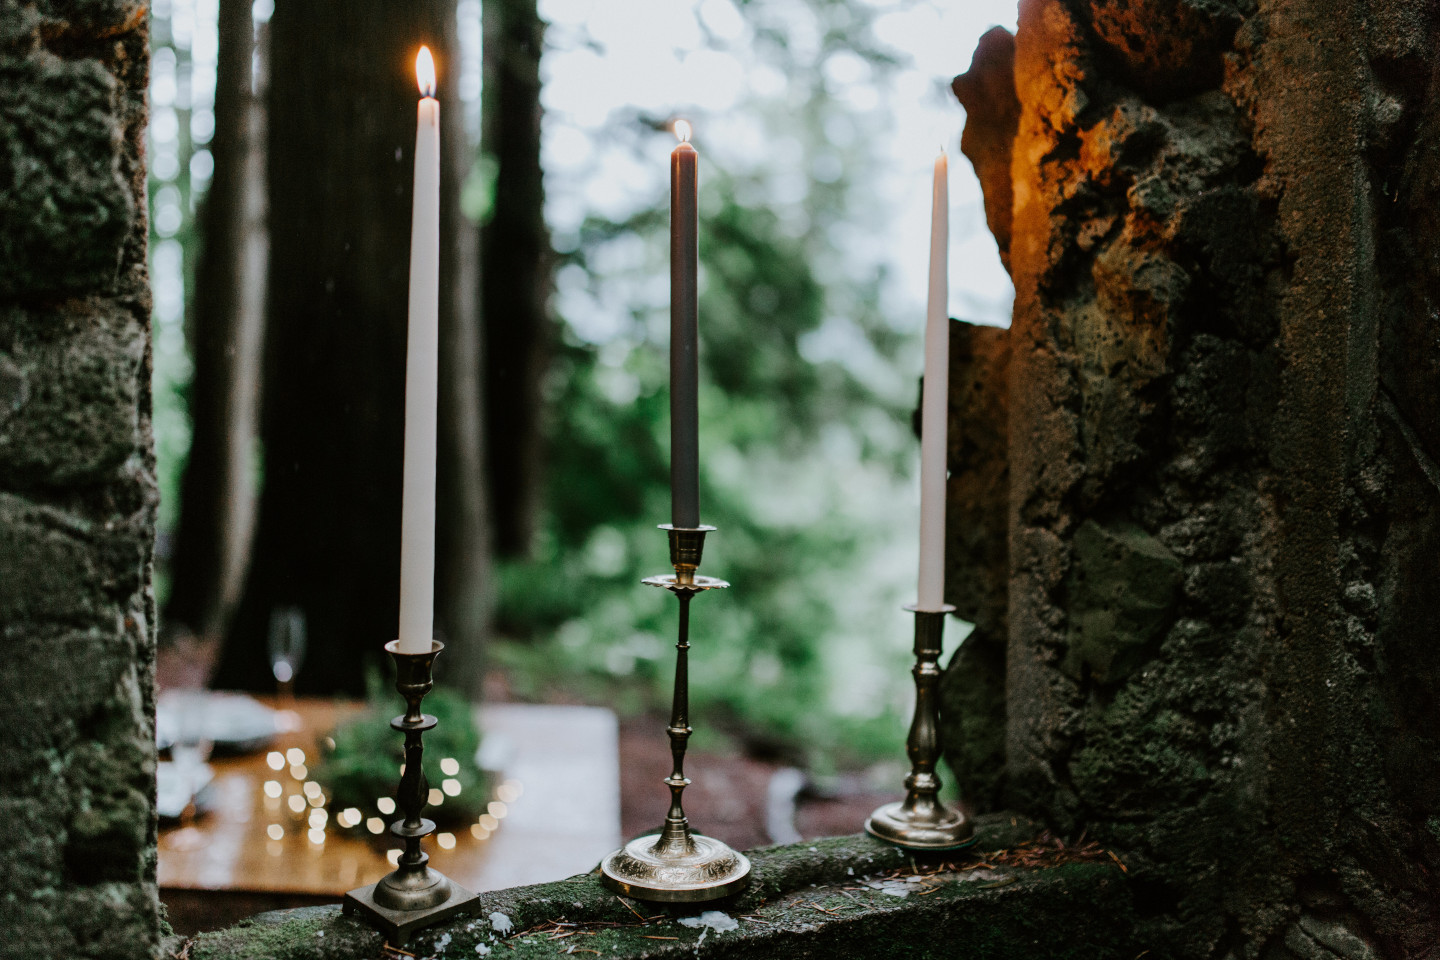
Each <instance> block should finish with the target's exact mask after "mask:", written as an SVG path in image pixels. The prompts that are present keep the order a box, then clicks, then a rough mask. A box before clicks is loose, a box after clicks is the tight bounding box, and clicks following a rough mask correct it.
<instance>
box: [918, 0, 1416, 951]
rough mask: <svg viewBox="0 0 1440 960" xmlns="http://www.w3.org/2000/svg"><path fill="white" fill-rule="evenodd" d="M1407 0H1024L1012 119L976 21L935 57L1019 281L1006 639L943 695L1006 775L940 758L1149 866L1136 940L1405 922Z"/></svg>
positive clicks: (1393, 946)
mask: <svg viewBox="0 0 1440 960" xmlns="http://www.w3.org/2000/svg"><path fill="white" fill-rule="evenodd" d="M1433 19H1434V18H1433V11H1430V8H1428V7H1422V6H1421V5H1420V4H1405V3H1388V4H1375V5H1370V6H1365V7H1361V6H1359V5H1351V4H1348V3H1341V2H1336V0H1280V2H1266V3H1259V4H1254V5H1251V4H1238V5H1237V4H1229V3H1226V2H1223V0H1214V2H1210V0H1195V2H1187V0H1176V2H1165V0H1139V2H1123V0H1103V2H1084V0H1080V2H1066V0H1026V2H1024V3H1022V6H1021V16H1020V23H1019V29H1018V31H1017V34H1016V37H1015V42H1014V47H1013V84H1014V91H1015V95H1016V105H1017V107H1018V113H1017V114H1015V115H1014V116H1015V120H1014V128H1013V129H1014V134H1013V137H1012V138H1010V139H1008V140H1007V139H1006V137H1005V128H1004V127H1003V122H1002V120H1000V119H998V118H1001V117H1004V116H1006V111H1005V110H1004V109H1000V107H1003V104H1001V105H999V106H996V107H995V108H994V109H992V110H991V111H990V113H986V111H985V110H983V109H970V106H971V102H972V101H973V100H974V99H975V98H976V97H978V96H981V95H983V94H982V92H983V91H996V90H1003V84H1002V83H1000V81H999V80H998V79H997V78H996V76H995V74H996V72H997V70H998V68H997V67H996V65H995V60H996V59H998V58H997V57H996V56H995V54H996V52H997V51H1001V52H1003V48H1004V46H1005V45H1004V44H1003V42H1001V41H1000V40H998V39H996V38H993V37H991V38H987V45H986V46H982V51H981V53H985V54H987V56H985V57H982V56H981V55H980V54H979V53H977V57H976V66H975V67H972V71H971V73H970V74H967V75H966V77H964V78H961V80H959V81H957V83H956V90H957V93H958V94H959V95H960V96H961V97H962V99H966V98H968V99H966V105H967V111H968V112H969V113H970V116H971V121H972V122H976V123H978V124H981V125H982V127H983V128H984V129H977V130H976V131H974V132H973V133H972V131H970V130H969V129H967V131H966V139H965V144H966V152H967V155H969V156H970V157H971V159H972V161H973V162H974V163H975V165H976V168H977V171H978V172H979V173H980V176H981V181H982V185H983V186H984V189H985V192H986V203H987V215H989V217H988V218H989V220H990V222H991V224H992V227H993V226H994V225H995V224H1003V225H1005V226H1006V228H1007V229H1008V233H1007V235H1006V237H1005V238H1004V239H1008V242H1009V260H1008V266H1009V268H1010V270H1011V274H1012V277H1013V279H1014V281H1015V288H1016V300H1015V311H1014V325H1013V326H1012V328H1011V330H1010V334H1009V337H1008V340H1009V364H1008V367H1007V368H1006V370H1005V371H1004V374H1003V376H1004V377H1005V379H1006V381H1007V385H1008V405H1007V410H1006V416H1007V417H1008V444H1007V449H1006V453H1007V458H1008V467H1009V480H1008V484H1009V485H1008V492H1007V503H1008V513H1009V517H1008V519H1009V527H1008V533H1009V551H1008V556H1007V558H1006V560H1005V562H1006V563H1008V568H1007V570H1006V573H1007V574H1008V580H1006V583H1007V584H1008V595H1007V596H1006V598H1005V605H1004V606H1005V609H1006V619H1005V623H1004V625H1003V627H1002V628H1001V629H1003V631H1004V632H1005V633H1006V634H1007V636H1006V637H1005V642H1004V644H1003V648H1004V652H1003V656H1002V655H1001V654H1000V653H999V652H998V651H999V649H1000V644H998V643H997V642H996V641H995V639H994V637H993V635H987V636H985V637H983V638H982V642H981V643H980V645H979V647H978V648H977V651H976V652H975V653H974V654H964V653H962V655H961V656H960V657H959V658H957V661H956V664H957V665H958V669H957V670H955V671H952V674H951V675H950V676H947V678H946V685H945V700H944V704H945V706H944V709H945V711H947V724H949V725H950V729H952V730H954V731H956V734H957V735H958V736H965V735H968V734H967V731H975V732H977V733H978V735H979V736H981V737H988V736H992V735H993V734H994V732H995V729H996V727H997V726H999V725H1001V724H1003V730H1004V737H1003V739H1004V751H1003V752H1004V754H1005V772H1004V777H1003V782H1002V783H1001V785H1000V786H999V787H996V786H995V779H996V778H994V777H991V778H988V779H987V778H985V777H981V776H979V775H978V774H977V773H976V770H975V767H976V759H975V758H976V752H975V751H974V750H971V751H969V755H966V753H965V751H964V749H962V748H960V747H951V748H950V754H949V756H950V758H951V760H952V764H953V765H954V766H955V767H956V768H957V769H960V770H961V771H963V772H962V784H964V783H965V782H966V780H965V779H964V778H968V782H969V783H970V784H971V785H972V786H973V787H974V789H975V791H976V794H977V796H978V797H979V798H980V799H981V802H982V803H990V802H996V801H994V800H993V799H992V797H993V796H994V795H995V794H996V793H997V792H998V793H999V794H1000V795H1001V798H1002V799H1001V801H1000V802H1004V803H1008V804H1010V805H1013V806H1017V807H1019V808H1021V809H1023V810H1026V811H1027V812H1030V813H1036V814H1041V815H1043V816H1045V817H1047V818H1048V819H1049V820H1050V821H1051V822H1052V823H1055V824H1057V825H1059V826H1061V827H1063V828H1066V829H1071V830H1074V831H1076V832H1078V831H1079V829H1081V827H1087V828H1089V829H1090V830H1091V832H1092V835H1094V834H1095V833H1096V832H1097V831H1098V833H1099V835H1101V836H1102V837H1105V838H1107V839H1109V840H1111V841H1113V842H1115V843H1117V844H1119V845H1121V846H1124V847H1127V848H1128V849H1129V850H1130V851H1131V852H1132V853H1134V854H1135V855H1137V856H1139V857H1142V858H1144V859H1146V860H1147V861H1148V862H1149V863H1150V864H1151V865H1152V867H1153V870H1154V872H1153V874H1152V880H1150V881H1147V883H1148V884H1151V886H1149V887H1148V888H1147V889H1148V890H1149V893H1147V894H1146V896H1147V897H1153V902H1152V903H1151V905H1150V907H1147V908H1146V909H1147V910H1148V911H1150V912H1151V913H1152V914H1153V917H1154V918H1155V919H1154V920H1153V923H1152V921H1151V920H1146V921H1145V923H1146V924H1151V925H1150V926H1147V927H1146V929H1147V930H1152V931H1153V932H1155V937H1156V938H1155V939H1154V940H1147V941H1146V942H1147V944H1151V945H1152V946H1154V947H1155V948H1156V949H1157V952H1161V953H1167V954H1168V955H1173V956H1194V957H1209V956H1219V955H1225V954H1227V953H1232V952H1233V953H1234V955H1236V956H1239V955H1246V954H1247V953H1248V954H1251V955H1261V954H1262V953H1265V952H1266V951H1290V954H1293V955H1296V956H1306V955H1314V956H1320V955H1323V953H1322V952H1321V948H1320V947H1319V946H1315V945H1316V944H1320V943H1322V942H1324V943H1331V944H1334V943H1340V942H1344V943H1346V944H1347V945H1349V946H1347V949H1349V948H1350V947H1352V946H1354V945H1356V944H1359V945H1360V946H1359V947H1356V949H1357V950H1359V951H1361V952H1365V951H1369V952H1370V954H1371V955H1376V956H1379V955H1384V954H1385V952H1386V951H1390V952H1391V953H1393V954H1394V955H1397V956H1400V955H1406V951H1410V952H1414V953H1417V954H1418V953H1419V952H1421V951H1423V950H1425V949H1432V948H1433V944H1434V943H1440V886H1437V880H1436V879H1435V878H1436V877H1440V848H1437V847H1435V846H1434V836H1435V832H1434V825H1433V824H1434V821H1433V820H1427V818H1429V817H1432V816H1433V810H1434V809H1436V808H1437V806H1436V805H1437V804H1440V751H1437V749H1436V748H1435V745H1436V744H1440V646H1437V645H1436V644H1434V643H1433V636H1434V634H1435V632H1436V631H1437V630H1440V589H1437V588H1436V587H1435V586H1434V584H1435V583H1440V484H1437V483H1436V481H1435V480H1434V478H1435V477H1437V476H1440V470H1437V469H1436V468H1435V467H1434V463H1435V462H1436V461H1437V460H1440V404H1437V403H1436V402H1435V397H1436V396H1437V395H1440V332H1437V331H1440V279H1437V278H1440V267H1437V266H1436V264H1440V230H1437V229H1435V228H1434V223H1435V222H1437V221H1436V215H1435V213H1434V210H1436V209H1440V203H1437V202H1436V200H1435V198H1436V197H1437V196H1440V188H1437V187H1436V186H1435V185H1436V184H1440V173H1437V172H1436V170H1437V167H1440V160H1437V158H1440V150H1437V148H1436V147H1435V144H1436V143H1437V142H1440V138H1437V137H1436V136H1435V132H1436V131H1437V130H1440V84H1437V83H1436V82H1435V80H1434V69H1433V65H1434V63H1435V62H1437V60H1440V55H1437V54H1440V25H1437V24H1436V23H1435V22H1433ZM982 68H983V69H982ZM991 95H992V96H999V94H994V93H992V94H991ZM1002 99H1003V98H1002ZM1002 162H1008V165H1009V174H1010V176H1009V180H1008V183H1006V182H1002V181H1001V178H999V177H997V176H996V175H995V170H996V168H997V167H998V166H1000V164H1001V163H1002ZM1007 192H1008V199H1009V202H1010V207H1009V210H1008V211H1007V212H1008V214H1009V215H1008V217H1006V216H996V215H990V214H991V211H990V209H989V208H990V207H992V206H999V205H1000V204H1002V203H1004V202H1005V199H1006V196H1007ZM952 377H953V378H956V380H957V381H958V380H959V379H960V378H958V377H956V375H955V374H954V373H952ZM972 415H973V414H972ZM954 429H955V428H954V426H953V425H952V431H953V430H954ZM961 479H963V475H962V477H961ZM955 483H956V478H955V476H954V475H953V474H952V484H955ZM971 546H972V545H970V544H966V543H963V542H961V541H960V538H959V537H958V536H957V535H956V534H955V533H954V532H953V531H952V534H951V540H950V547H951V549H970V548H971ZM975 576H976V579H977V580H979V579H980V578H981V574H979V573H977V574H976V575H975ZM987 582H995V578H994V577H989V578H988V580H987ZM962 650H963V648H962ZM985 651H988V652H987V653H986V656H985V657H981V656H980V655H979V654H980V653H981V652H985ZM967 656H968V657H969V658H970V659H969V660H967V659H966V657H967ZM997 661H999V662H997ZM1401 664H1403V666H1401ZM997 684H998V685H1002V686H1003V690H1004V701H1003V711H1002V710H1001V709H1000V708H999V707H997V703H998V702H999V701H998V697H997V695H996V689H997V686H996V685H997ZM1421 691H1423V693H1422V692H1421ZM1001 713H1003V716H1004V719H1003V720H996V719H994V717H995V716H996V715H998V714H1001ZM987 716H988V717H990V718H991V719H990V720H989V721H988V722H987V720H986V717H987ZM1421 730H1423V731H1426V732H1425V733H1424V734H1419V733H1417V731H1421ZM1422 741H1423V743H1424V744H1425V746H1421V743H1422ZM1362 822H1363V823H1366V824H1368V825H1369V826H1367V827H1366V828H1365V829H1364V831H1362V832H1363V837H1362V836H1361V834H1360V833H1355V832H1353V831H1351V827H1352V826H1353V825H1355V824H1357V823H1362ZM1427 824H1428V825H1427ZM1422 850H1423V851H1426V852H1422ZM1402 862H1403V863H1405V864H1409V865H1414V864H1420V863H1423V864H1424V865H1425V866H1424V867H1423V868H1422V867H1412V866H1406V867H1403V868H1402V867H1400V866H1399V865H1400V864H1401V863H1402ZM1341 876H1344V877H1346V878H1348V879H1345V880H1344V881H1340V880H1337V879H1336V878H1337V877H1341ZM1382 904H1383V905H1382ZM1420 904H1424V905H1423V906H1420ZM1322 914H1324V916H1323V917H1322V916H1321V915H1322ZM1297 916H1298V917H1301V919H1300V920H1298V921H1297V920H1295V918H1296V917H1297ZM1336 918H1340V919H1336ZM1162 945H1163V946H1162ZM1282 945H1283V946H1282ZM1421 945H1423V947H1422V946H1421ZM1326 949H1329V948H1326ZM1332 952H1333V951H1332ZM1290 954H1286V953H1283V952H1276V953H1275V955H1276V956H1284V955H1290ZM1267 955H1268V954H1267ZM1357 955H1359V954H1358V953H1357Z"/></svg>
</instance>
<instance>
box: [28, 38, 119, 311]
mask: <svg viewBox="0 0 1440 960" xmlns="http://www.w3.org/2000/svg"><path fill="white" fill-rule="evenodd" d="M119 108H120V104H119V96H118V92H117V85H116V82H115V78H114V77H113V76H112V75H111V74H110V73H109V71H107V70H106V69H105V68H104V67H103V66H102V65H101V64H100V63H99V62H98V61H95V60H91V59H79V60H64V59H61V58H60V57H57V56H54V55H53V54H51V53H48V52H46V51H44V50H33V51H30V52H28V53H27V54H26V55H23V56H16V55H14V54H5V53H0V184H4V185H5V187H4V189H0V222H3V223H4V224H5V229H4V230H3V231H0V297H15V296H20V295H24V296H26V297H37V296H45V295H66V294H69V295H74V294H82V295H83V294H88V293H93V292H95V291H97V290H109V289H111V288H112V287H113V285H114V284H115V281H116V279H117V276H118V274H119V271H120V254H121V247H122V245H123V244H124V241H125V239H126V237H127V235H128V234H129V233H130V230H131V224H132V222H133V220H134V217H135V213H136V201H135V197H134V196H133V195H132V194H131V190H130V185H129V184H128V183H127V182H126V180H125V178H124V176H123V174H122V169H121V164H120V144H121V141H122V137H123V135H124V132H125V131H124V126H123V124H122V122H121V119H120V116H119Z"/></svg>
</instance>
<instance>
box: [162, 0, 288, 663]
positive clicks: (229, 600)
mask: <svg viewBox="0 0 1440 960" xmlns="http://www.w3.org/2000/svg"><path fill="white" fill-rule="evenodd" d="M250 7H251V5H250V3H248V2H246V0H221V3H220V7H219V22H218V30H219V37H220V50H219V57H218V63H217V69H216V84H215V137H214V140H213V141H212V142H211V145H210V150H211V153H212V155H213V156H214V159H215V171H214V175H213V178H212V179H211V181H210V189H209V191H208V192H207V193H206V196H205V204H204V207H203V208H202V212H201V222H202V230H201V237H202V249H201V252H200V261H199V264H198V266H197V267H196V276H195V298H194V302H193V303H192V305H191V318H192V322H191V329H190V343H191V352H192V355H193V358H194V364H195V366H194V376H193V378H192V381H191V387H190V418H191V424H192V437H193V439H192V441H191V444H190V455H189V458H188V459H187V461H186V466H185V478H184V481H183V483H182V486H181V494H180V497H181V508H180V527H179V530H178V531H177V533H176V538H175V552H174V555H173V562H172V565H171V569H172V571H173V581H172V584H173V586H172V588H171V593H170V598H169V600H168V602H167V603H166V607H165V619H166V621H167V633H168V634H171V635H174V634H177V633H186V632H188V633H190V634H193V635H194V636H196V637H198V638H199V639H201V640H206V641H208V640H218V639H219V637H220V635H221V633H222V632H223V629H224V624H225V621H226V620H227V619H228V615H229V613H230V611H231V609H232V608H233V606H234V603H235V600H236V598H237V595H238V593H239V588H240V583H241V578H242V576H243V574H244V569H245V561H246V558H247V556H248V553H249V546H250V534H251V530H252V526H253V524H252V520H253V517H254V504H255V490H254V486H253V483H254V473H255V463H254V447H255V436H256V432H257V424H256V414H257V405H258V390H259V376H260V348H261V339H262V336H263V330H264V303H263V296H264V290H265V255H266V246H267V242H268V241H267V238H266V233H265V222H264V218H265V194H264V158H265V152H264V141H263V139H262V138H263V135H264V107H263V104H262V103H261V102H260V100H259V98H258V97H257V96H256V95H255V94H254V93H252V81H253V79H254V76H253V71H252V69H251V65H252V62H253V60H254V55H255V53H256V52H257V45H256V44H255V42H254V38H255V31H254V25H253V21H252V19H251V15H250Z"/></svg>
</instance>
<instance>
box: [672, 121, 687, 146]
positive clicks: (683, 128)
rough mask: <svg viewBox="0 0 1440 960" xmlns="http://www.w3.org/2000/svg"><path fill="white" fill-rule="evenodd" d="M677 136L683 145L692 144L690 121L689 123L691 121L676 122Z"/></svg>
mask: <svg viewBox="0 0 1440 960" xmlns="http://www.w3.org/2000/svg"><path fill="white" fill-rule="evenodd" d="M675 136H676V137H678V138H679V139H680V142H681V143H689V142H690V121H689V120H676V121H675Z"/></svg>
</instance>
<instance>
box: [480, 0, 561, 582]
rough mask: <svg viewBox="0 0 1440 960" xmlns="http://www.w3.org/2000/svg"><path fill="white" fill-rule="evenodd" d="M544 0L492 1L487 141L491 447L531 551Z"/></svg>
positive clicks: (513, 519)
mask: <svg viewBox="0 0 1440 960" xmlns="http://www.w3.org/2000/svg"><path fill="white" fill-rule="evenodd" d="M543 35H544V24H543V23H542V22H541V21H540V17H539V15H538V14H537V13H536V7H535V0H490V2H488V3H486V4H485V121H484V128H485V129H484V136H483V140H482V142H483V145H484V148H485V150H486V151H488V152H489V153H490V154H491V155H492V156H493V157H494V158H495V161H496V163H497V170H496V179H495V206H494V210H493V212H492V216H491V219H490V222H489V223H488V224H487V225H486V227H485V230H484V232H483V234H482V238H483V239H482V243H483V247H482V253H483V260H484V264H485V271H484V277H483V279H482V282H481V287H480V289H481V308H482V314H483V316H484V320H485V390H486V393H485V404H486V410H487V423H488V425H489V432H488V442H487V444H486V454H487V456H488V470H489V476H490V479H491V483H492V484H493V494H494V503H495V545H496V550H497V552H499V553H500V554H502V555H505V556H517V555H524V554H525V553H527V552H528V551H529V549H530V540H531V537H532V536H533V535H534V530H535V516H536V510H537V507H538V505H539V496H540V486H541V454H542V447H541V442H540V417H541V395H540V386H541V380H542V378H543V377H544V374H545V367H546V364H547V363H548V361H549V344H550V336H551V331H550V321H549V316H548V314H547V309H548V308H547V303H548V300H549V295H550V269H551V254H550V237H549V234H548V232H547V231H546V229H545V220H544V204H545V190H544V185H543V184H542V182H541V174H540V50H541V45H542V42H543Z"/></svg>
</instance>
